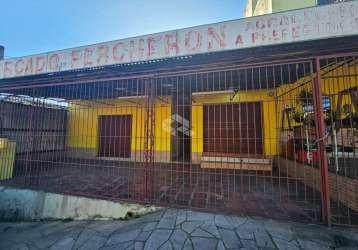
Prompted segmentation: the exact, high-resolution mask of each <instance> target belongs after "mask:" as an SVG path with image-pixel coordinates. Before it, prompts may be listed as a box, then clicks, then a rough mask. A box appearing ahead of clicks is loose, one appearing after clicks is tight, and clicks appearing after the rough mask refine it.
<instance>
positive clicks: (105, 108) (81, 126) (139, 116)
mask: <svg viewBox="0 0 358 250" xmlns="http://www.w3.org/2000/svg"><path fill="white" fill-rule="evenodd" d="M155 114H156V119H155V124H160V125H161V124H163V123H164V120H166V119H168V118H169V119H170V115H171V105H170V103H169V102H167V100H166V101H165V102H164V101H159V100H158V101H156V104H155ZM100 115H132V140H131V149H132V150H143V148H144V129H145V128H144V117H145V109H144V99H138V100H134V99H128V100H95V101H79V102H78V101H77V102H72V104H71V105H70V109H69V121H68V130H69V132H68V138H67V146H68V147H74V148H86V149H97V146H98V145H97V140H98V116H100ZM160 125H159V126H156V131H155V134H156V140H155V141H156V145H155V146H156V147H155V148H156V150H161V151H170V131H169V130H166V129H165V128H164V127H163V126H160Z"/></svg>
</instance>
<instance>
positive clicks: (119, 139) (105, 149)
mask: <svg viewBox="0 0 358 250" xmlns="http://www.w3.org/2000/svg"><path fill="white" fill-rule="evenodd" d="M98 126H99V129H98V131H99V149H98V155H99V156H101V157H120V158H129V157H130V156H131V137H132V116H131V115H105V116H99V117H98Z"/></svg>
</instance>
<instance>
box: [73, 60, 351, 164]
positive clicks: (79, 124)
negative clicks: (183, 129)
mask: <svg viewBox="0 0 358 250" xmlns="http://www.w3.org/2000/svg"><path fill="white" fill-rule="evenodd" d="M329 70H333V71H332V72H330V73H327V74H326V73H325V72H326V71H329ZM356 70H357V69H356V68H349V69H347V68H342V67H341V68H338V69H333V68H326V69H324V70H322V73H323V74H325V77H329V76H339V75H347V74H354V73H355V71H356ZM325 77H323V78H322V92H323V95H329V97H330V100H331V105H332V107H333V109H334V110H335V109H336V107H337V98H338V93H339V92H341V91H343V90H345V89H349V88H352V87H355V86H358V82H357V78H356V77H353V76H352V77H350V78H349V77H340V78H339V77H338V78H335V79H334V80H332V79H327V78H325ZM305 82H306V84H304V85H303V86H302V87H299V86H300V85H302V83H305ZM303 89H306V90H308V91H312V78H311V76H310V75H309V76H307V77H304V78H301V79H299V80H298V81H297V82H295V83H292V84H285V85H282V86H281V87H278V88H276V89H267V90H250V91H240V92H238V93H236V94H235V95H234V94H233V93H213V94H205V95H194V96H193V103H192V115H191V128H192V131H191V134H192V141H191V147H192V160H193V162H200V160H201V156H202V153H203V138H204V135H203V123H204V121H203V105H205V104H214V103H218V104H219V103H238V102H254V101H260V102H262V116H263V119H262V121H263V124H262V126H263V140H264V145H263V146H264V147H263V148H264V155H265V156H266V157H272V156H274V155H278V154H279V153H280V145H279V143H280V137H281V136H282V134H281V133H280V132H279V131H280V129H281V125H282V124H281V122H282V120H281V119H282V111H283V109H284V108H285V107H287V106H291V107H294V108H295V110H296V112H300V111H302V107H301V105H300V103H299V102H298V101H297V96H298V95H299V94H300V91H302V90H303ZM280 95H283V96H282V97H281V98H276V96H280ZM161 99H162V100H157V101H156V104H155V116H156V118H155V122H156V131H155V150H156V153H155V155H156V161H160V162H163V161H164V162H168V161H170V149H171V146H170V145H171V115H172V114H171V103H170V98H169V97H167V98H161ZM97 101H98V100H97ZM104 102H106V103H107V105H104V104H100V103H104ZM136 103H137V104H135V103H133V100H132V99H131V102H127V101H123V100H100V101H98V103H96V102H89V101H82V102H81V103H77V104H72V105H71V107H70V112H69V128H68V131H69V134H68V137H67V146H68V147H69V148H70V149H72V150H79V149H80V150H85V151H86V150H87V153H88V150H89V151H90V152H89V156H91V157H95V156H96V155H97V149H98V143H97V139H98V116H99V115H121V114H122V115H132V117H133V119H132V123H133V124H132V135H131V136H132V140H131V149H132V156H131V158H132V160H134V159H135V160H136V161H142V160H143V150H144V117H145V112H144V111H145V109H144V99H141V100H140V99H138V100H137V101H136ZM344 104H351V99H350V97H349V96H346V97H344V99H343V105H344ZM86 105H87V107H86ZM88 105H92V106H90V107H88ZM293 125H298V124H294V123H293ZM285 126H287V121H285ZM77 156H78V154H77Z"/></svg>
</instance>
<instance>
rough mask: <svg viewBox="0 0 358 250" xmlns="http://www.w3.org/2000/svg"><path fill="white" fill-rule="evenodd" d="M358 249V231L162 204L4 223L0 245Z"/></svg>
mask: <svg viewBox="0 0 358 250" xmlns="http://www.w3.org/2000/svg"><path fill="white" fill-rule="evenodd" d="M239 248H243V249H357V248H358V230H353V229H348V228H331V229H330V228H326V227H322V226H317V225H305V224H299V223H289V222H278V221H273V220H267V219H260V218H248V217H236V216H224V215H215V214H210V213H199V212H192V211H185V210H176V209H164V210H162V211H160V212H156V213H153V214H149V215H146V216H143V217H141V218H137V219H132V220H128V221H68V222H66V221H52V222H51V221H50V222H14V223H11V222H2V223H0V249H4V250H5V249H6V250H9V249H58V250H65V249H204V250H210V249H239Z"/></svg>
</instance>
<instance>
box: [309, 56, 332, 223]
mask: <svg viewBox="0 0 358 250" xmlns="http://www.w3.org/2000/svg"><path fill="white" fill-rule="evenodd" d="M315 66H316V77H315V79H314V81H313V90H312V91H313V99H314V111H315V119H316V135H317V137H316V138H317V145H318V156H319V167H320V173H321V201H322V220H323V223H324V224H326V225H328V226H330V225H331V208H330V198H329V182H328V162H327V156H326V148H325V141H324V137H325V131H326V126H325V123H324V114H323V103H322V89H321V86H322V85H321V64H320V58H319V57H317V58H316V60H315Z"/></svg>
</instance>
